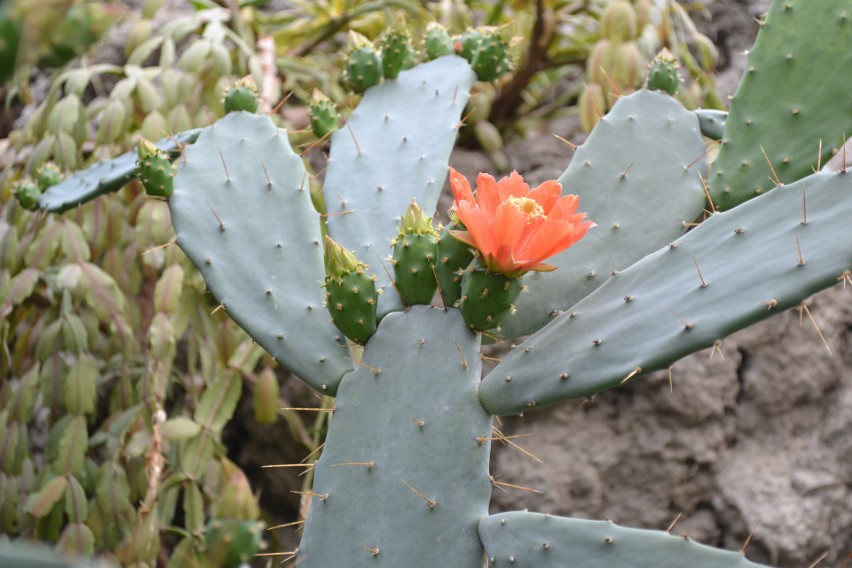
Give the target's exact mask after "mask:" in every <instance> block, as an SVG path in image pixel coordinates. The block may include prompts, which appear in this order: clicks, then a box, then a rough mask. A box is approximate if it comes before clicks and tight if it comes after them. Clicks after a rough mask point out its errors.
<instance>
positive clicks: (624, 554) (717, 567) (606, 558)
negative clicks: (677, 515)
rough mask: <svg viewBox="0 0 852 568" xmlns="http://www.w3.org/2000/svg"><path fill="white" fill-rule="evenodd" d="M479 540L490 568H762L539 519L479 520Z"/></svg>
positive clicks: (723, 553) (657, 537)
mask: <svg viewBox="0 0 852 568" xmlns="http://www.w3.org/2000/svg"><path fill="white" fill-rule="evenodd" d="M479 534H480V536H481V538H482V543H483V544H484V545H485V553H486V555H487V556H488V560H489V563H488V566H489V567H490V568H520V567H532V566H535V568H566V567H569V566H578V567H582V568H685V567H687V566H688V567H689V568H722V567H724V568H747V567H757V566H762V565H761V564H755V563H753V562H749V561H748V560H746V558H745V557H744V556H742V555H740V554H739V553H737V552H731V551H728V550H719V549H716V548H711V547H709V546H704V545H702V544H698V543H697V542H695V541H694V540H690V539H689V538H686V537H682V536H675V535H672V534H668V533H665V532H662V531H651V530H641V529H630V528H626V527H620V526H618V525H616V524H614V523H612V522H609V521H589V520H586V519H570V518H565V517H555V516H552V515H543V514H541V513H527V512H514V513H501V514H499V515H491V516H490V517H486V518H484V519H482V522H481V523H480V524H479Z"/></svg>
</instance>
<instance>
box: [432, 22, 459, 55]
mask: <svg viewBox="0 0 852 568" xmlns="http://www.w3.org/2000/svg"><path fill="white" fill-rule="evenodd" d="M425 43H426V56H427V57H429V59H438V58H439V57H441V56H444V55H452V54H453V53H455V49H454V48H453V40H452V39H450V34H448V33H447V29H446V28H445V27H444V26H442V25H441V24H439V23H437V22H430V23H429V25H427V26H426V42H425Z"/></svg>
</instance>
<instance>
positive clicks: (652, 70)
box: [648, 47, 680, 95]
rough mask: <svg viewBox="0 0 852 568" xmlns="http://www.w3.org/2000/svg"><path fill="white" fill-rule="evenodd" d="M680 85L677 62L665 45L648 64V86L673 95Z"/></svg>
mask: <svg viewBox="0 0 852 568" xmlns="http://www.w3.org/2000/svg"><path fill="white" fill-rule="evenodd" d="M678 87H680V75H679V74H678V62H677V59H676V58H675V57H674V55H672V54H671V52H670V51H669V50H668V49H666V48H665V47H664V48H663V49H662V50H660V52H659V53H658V54H657V55H656V56H655V57H654V60H653V61H651V63H650V65H648V88H649V89H656V90H658V91H663V92H665V93H668V94H670V95H674V94H675V93H676V92H677V89H678Z"/></svg>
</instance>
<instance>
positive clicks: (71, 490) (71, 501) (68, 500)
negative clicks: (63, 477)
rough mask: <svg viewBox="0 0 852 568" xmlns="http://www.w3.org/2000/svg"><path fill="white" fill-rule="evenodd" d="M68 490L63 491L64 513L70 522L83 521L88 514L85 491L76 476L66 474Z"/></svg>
mask: <svg viewBox="0 0 852 568" xmlns="http://www.w3.org/2000/svg"><path fill="white" fill-rule="evenodd" d="M67 479H68V491H66V492H65V514H67V515H68V520H69V521H70V522H72V523H84V522H86V519H87V518H88V516H89V503H88V501H87V500H86V491H85V490H84V489H83V486H82V485H80V482H79V481H77V478H76V477H74V476H73V475H72V476H68V478H67Z"/></svg>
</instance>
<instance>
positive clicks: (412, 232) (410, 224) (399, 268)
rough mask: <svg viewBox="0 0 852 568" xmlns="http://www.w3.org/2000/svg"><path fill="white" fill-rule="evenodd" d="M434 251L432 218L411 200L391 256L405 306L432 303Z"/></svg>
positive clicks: (396, 280) (396, 284) (435, 232)
mask: <svg viewBox="0 0 852 568" xmlns="http://www.w3.org/2000/svg"><path fill="white" fill-rule="evenodd" d="M437 252H438V233H437V231H435V228H434V227H433V226H432V220H431V219H430V218H429V216H428V215H426V212H425V211H423V209H422V208H421V207H420V206H419V205H417V202H416V201H412V202H411V204H410V205H409V206H408V209H407V210H406V212H405V215H403V217H402V223H401V224H400V227H399V235H398V236H397V238H396V239H395V240H394V242H393V258H392V259H391V264H393V271H394V276H395V281H394V284H395V286H396V289H397V291H398V292H399V295H400V296H401V297H402V301H403V302H405V303H406V305H409V306H413V305H416V304H427V305H428V304H430V303H431V302H432V297H433V296H434V295H435V290H436V289H437V288H438V282H437V280H436V279H435V272H434V269H433V267H434V266H435V259H436V257H437Z"/></svg>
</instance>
